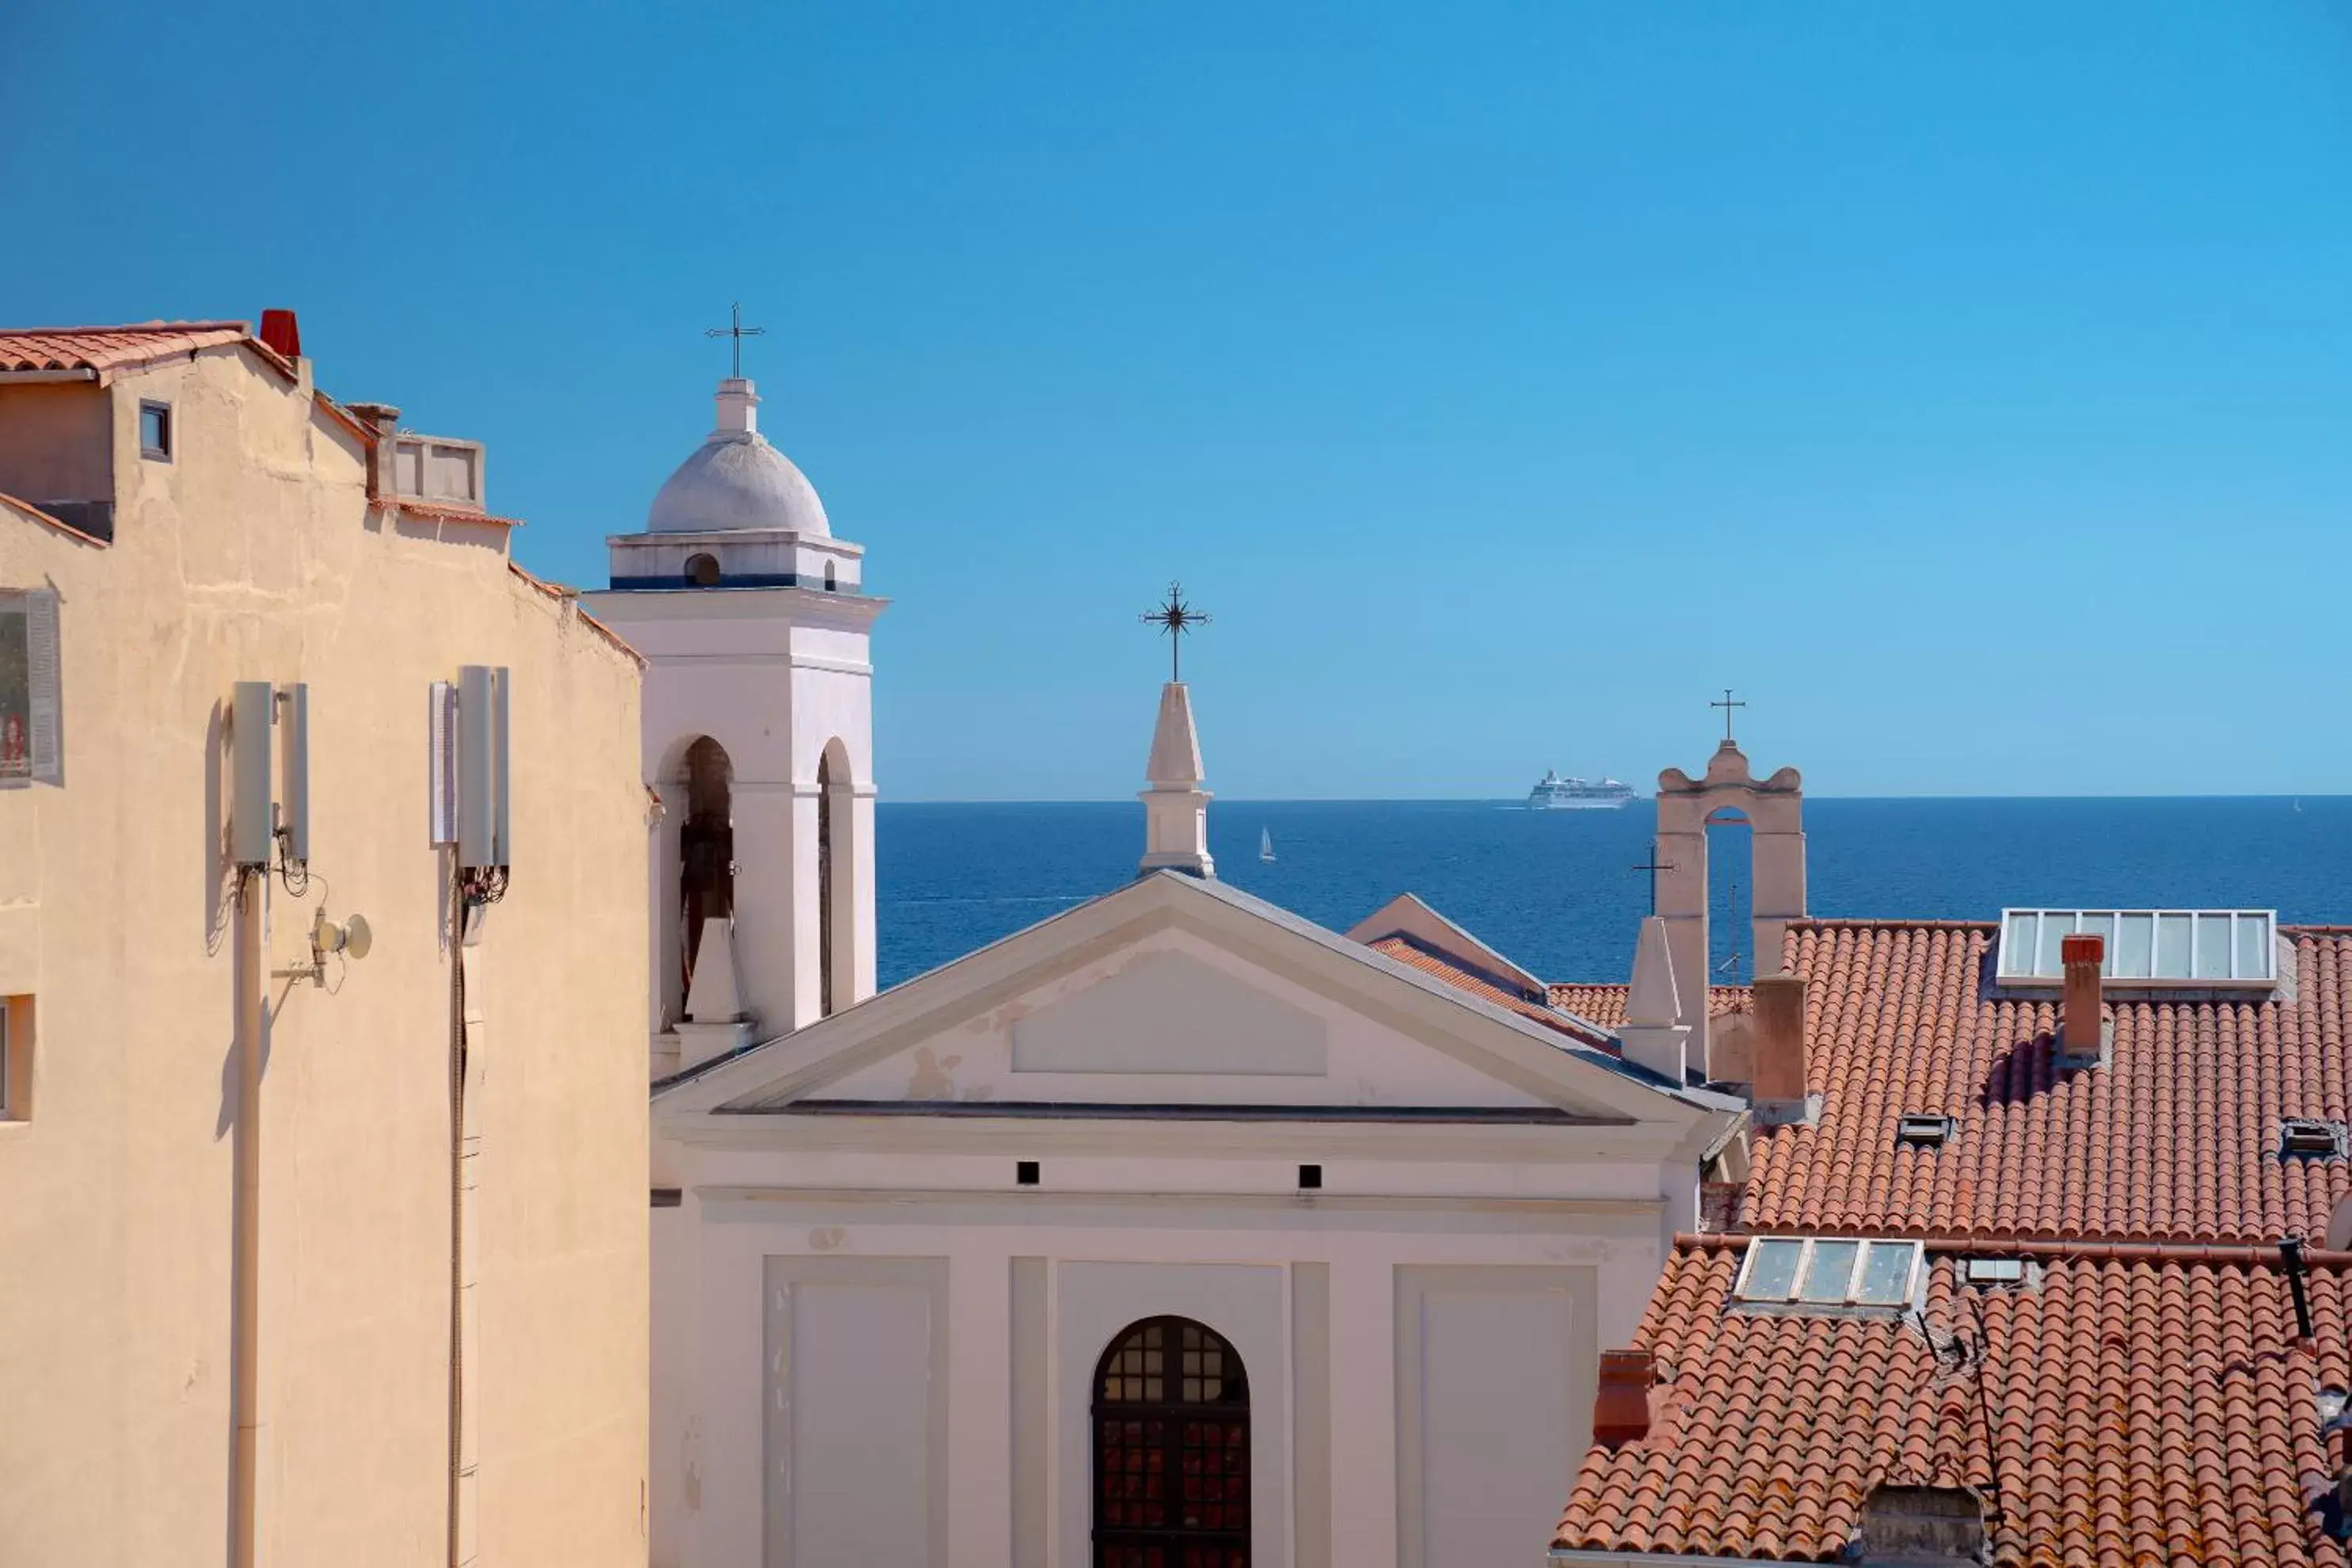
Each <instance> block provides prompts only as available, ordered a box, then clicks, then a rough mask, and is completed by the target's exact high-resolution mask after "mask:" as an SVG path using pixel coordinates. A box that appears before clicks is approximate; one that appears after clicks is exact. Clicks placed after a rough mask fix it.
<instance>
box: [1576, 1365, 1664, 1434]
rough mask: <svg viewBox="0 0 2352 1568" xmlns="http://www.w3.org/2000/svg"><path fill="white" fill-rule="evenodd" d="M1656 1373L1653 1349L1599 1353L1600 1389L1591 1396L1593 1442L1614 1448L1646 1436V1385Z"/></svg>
mask: <svg viewBox="0 0 2352 1568" xmlns="http://www.w3.org/2000/svg"><path fill="white" fill-rule="evenodd" d="M1657 1376H1658V1357H1657V1352H1655V1351H1649V1350H1627V1351H1602V1352H1601V1388H1600V1392H1599V1393H1598V1394H1594V1395H1593V1399H1592V1440H1593V1441H1594V1442H1596V1443H1599V1444H1601V1446H1602V1447H1609V1448H1616V1447H1622V1446H1624V1445H1625V1444H1627V1443H1638V1442H1640V1441H1641V1440H1642V1439H1643V1438H1644V1437H1646V1436H1649V1435H1650V1385H1651V1384H1654V1383H1655V1382H1656V1381H1657Z"/></svg>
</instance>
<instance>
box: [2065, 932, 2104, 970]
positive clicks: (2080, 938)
mask: <svg viewBox="0 0 2352 1568" xmlns="http://www.w3.org/2000/svg"><path fill="white" fill-rule="evenodd" d="M2106 956H2107V939H2106V938H2105V937H2103V936H2100V935H2099V934H2097V933H2096V932H2095V931H2077V932H2075V933H2074V934H2073V935H2071V936H2062V937H2060V938H2059V939H2058V961H2059V962H2060V963H2070V964H2071V963H2099V962H2101V961H2102V960H2104V959H2105V957H2106Z"/></svg>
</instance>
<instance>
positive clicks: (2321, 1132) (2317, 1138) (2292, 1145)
mask: <svg viewBox="0 0 2352 1568" xmlns="http://www.w3.org/2000/svg"><path fill="white" fill-rule="evenodd" d="M2343 1153H2344V1123H2342V1122H2341V1121H2317V1120H2315V1119H2313V1118H2310V1117H2305V1116H2290V1117H2288V1118H2287V1119H2286V1120H2285V1121H2283V1122H2281V1123H2280V1124H2279V1158H2281V1159H2282V1160H2284V1159H2286V1158H2289V1157H2290V1156H2301V1157H2302V1158H2304V1159H2307V1160H2334V1159H2339V1158H2341V1157H2342V1156H2343Z"/></svg>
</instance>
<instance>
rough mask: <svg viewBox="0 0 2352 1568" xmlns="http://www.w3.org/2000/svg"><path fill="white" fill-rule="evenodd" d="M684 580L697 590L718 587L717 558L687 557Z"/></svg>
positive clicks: (713, 556) (708, 556)
mask: <svg viewBox="0 0 2352 1568" xmlns="http://www.w3.org/2000/svg"><path fill="white" fill-rule="evenodd" d="M686 580H687V581H688V582H689V583H691V584H694V585H695V586H696V587H698V588H716V587H717V586H719V557H717V556H716V555H689V556H688V557H687V558H686Z"/></svg>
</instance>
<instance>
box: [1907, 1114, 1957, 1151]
mask: <svg viewBox="0 0 2352 1568" xmlns="http://www.w3.org/2000/svg"><path fill="white" fill-rule="evenodd" d="M1951 1135H1952V1119H1951V1118H1950V1117H1948V1116H1932V1115H1909V1116H1904V1117H1902V1118H1900V1119H1898V1120H1897V1121H1895V1147H1896V1148H1898V1149H1940V1148H1942V1147H1943V1146H1944V1141H1945V1140H1946V1139H1948V1138H1949V1137H1951Z"/></svg>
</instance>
